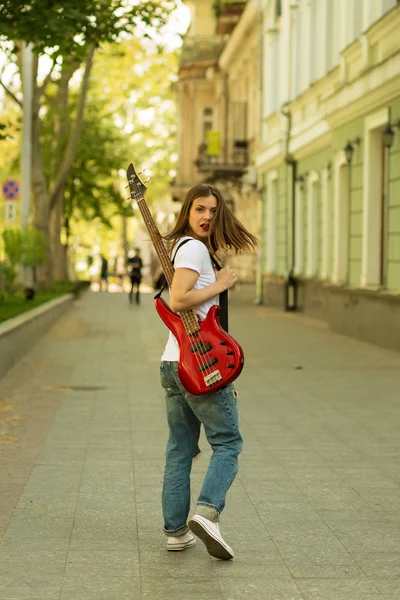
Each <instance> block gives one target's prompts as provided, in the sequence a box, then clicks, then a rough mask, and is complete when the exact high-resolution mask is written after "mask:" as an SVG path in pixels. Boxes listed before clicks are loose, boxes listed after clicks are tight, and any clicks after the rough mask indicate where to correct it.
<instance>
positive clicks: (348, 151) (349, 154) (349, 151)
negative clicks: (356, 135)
mask: <svg viewBox="0 0 400 600" xmlns="http://www.w3.org/2000/svg"><path fill="white" fill-rule="evenodd" d="M353 152H354V146H353V144H352V143H351V142H347V144H346V146H345V147H344V155H345V157H346V162H347V164H348V165H349V166H350V165H351V161H352V160H353Z"/></svg>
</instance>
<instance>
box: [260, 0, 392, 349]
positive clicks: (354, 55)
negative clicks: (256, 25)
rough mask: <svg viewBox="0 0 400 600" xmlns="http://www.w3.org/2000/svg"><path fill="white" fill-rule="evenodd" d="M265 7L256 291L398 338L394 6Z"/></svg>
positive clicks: (356, 328)
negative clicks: (291, 291)
mask: <svg viewBox="0 0 400 600" xmlns="http://www.w3.org/2000/svg"><path fill="white" fill-rule="evenodd" d="M261 6H262V23H263V36H262V41H263V73H264V82H263V94H262V117H261V144H260V145H261V148H260V152H259V154H258V155H257V158H256V161H257V170H258V174H259V181H260V182H261V190H262V205H263V207H264V210H263V225H262V256H261V260H260V270H261V274H260V277H259V295H260V298H261V300H262V301H263V302H265V303H268V304H272V305H277V306H284V305H285V304H286V305H287V292H288V289H290V288H295V289H296V291H297V298H296V302H293V300H292V306H291V307H292V308H297V310H302V311H304V312H306V313H308V314H310V315H311V316H316V317H318V318H321V319H324V320H326V321H327V322H328V323H329V324H330V326H331V327H332V328H333V329H334V330H336V331H338V332H341V333H345V334H350V335H354V336H356V337H359V338H361V339H365V340H367V341H371V342H376V343H380V344H382V345H384V346H387V347H393V348H397V349H400V195H399V190H400V38H399V35H398V31H399V26H400V6H398V3H397V2H396V1H395V0H363V1H361V0H346V2H342V1H341V0H334V1H332V0H297V1H293V0H282V2H269V1H265V2H263V3H261ZM293 296H294V294H293V295H292V298H293ZM293 304H295V306H293Z"/></svg>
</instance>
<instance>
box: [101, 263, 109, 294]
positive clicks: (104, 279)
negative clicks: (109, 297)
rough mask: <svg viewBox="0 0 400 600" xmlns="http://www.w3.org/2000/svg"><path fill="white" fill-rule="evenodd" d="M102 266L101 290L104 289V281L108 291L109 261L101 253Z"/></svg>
mask: <svg viewBox="0 0 400 600" xmlns="http://www.w3.org/2000/svg"><path fill="white" fill-rule="evenodd" d="M100 258H101V267H100V291H101V292H102V291H103V282H104V288H105V290H106V292H107V290H108V261H107V259H106V257H105V256H103V255H101V257H100Z"/></svg>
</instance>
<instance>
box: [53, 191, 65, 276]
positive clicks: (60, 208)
mask: <svg viewBox="0 0 400 600" xmlns="http://www.w3.org/2000/svg"><path fill="white" fill-rule="evenodd" d="M63 220H64V190H61V191H60V199H59V200H58V201H57V202H56V204H55V205H54V207H53V209H52V210H51V213H50V249H51V257H52V267H53V279H54V281H68V279H69V278H68V266H67V262H66V258H67V252H66V250H65V247H64V244H63V243H62V242H61V228H62V222H63Z"/></svg>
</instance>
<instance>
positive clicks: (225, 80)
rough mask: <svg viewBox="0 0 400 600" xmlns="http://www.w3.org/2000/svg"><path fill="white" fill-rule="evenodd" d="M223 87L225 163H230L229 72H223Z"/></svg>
mask: <svg viewBox="0 0 400 600" xmlns="http://www.w3.org/2000/svg"><path fill="white" fill-rule="evenodd" d="M223 89H224V92H223V93H224V164H228V110H229V93H228V74H227V73H226V72H224V73H223Z"/></svg>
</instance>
